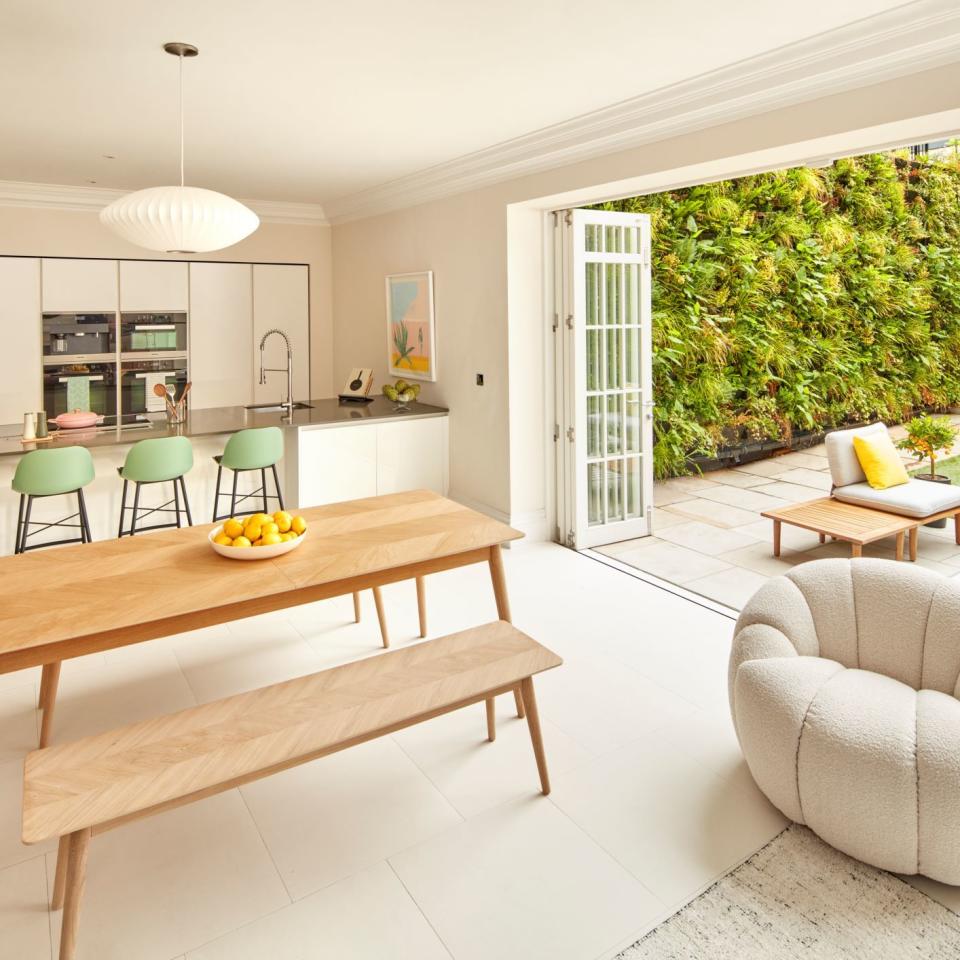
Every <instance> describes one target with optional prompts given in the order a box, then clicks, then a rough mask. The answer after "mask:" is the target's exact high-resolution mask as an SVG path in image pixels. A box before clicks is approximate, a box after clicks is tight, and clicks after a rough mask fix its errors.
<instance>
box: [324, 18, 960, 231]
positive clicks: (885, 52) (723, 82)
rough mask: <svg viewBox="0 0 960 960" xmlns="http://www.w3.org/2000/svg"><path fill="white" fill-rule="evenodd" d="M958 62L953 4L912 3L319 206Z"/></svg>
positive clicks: (458, 183)
mask: <svg viewBox="0 0 960 960" xmlns="http://www.w3.org/2000/svg"><path fill="white" fill-rule="evenodd" d="M958 61H960V5H958V4H957V3H956V0H916V2H914V3H908V4H905V5H903V6H900V7H896V8H894V9H892V10H889V11H886V12H884V13H881V14H877V15H876V16H873V17H868V18H866V19H863V20H859V21H856V22H854V23H851V24H847V25H845V26H843V27H839V28H837V29H835V30H830V31H827V32H825V33H821V34H818V35H817V36H814V37H810V38H808V39H805V40H800V41H797V42H796V43H791V44H788V45H786V46H783V47H780V48H778V49H776V50H772V51H769V52H767V53H764V54H761V55H759V56H756V57H752V58H750V59H747V60H743V61H741V62H739V63H736V64H732V65H730V66H727V67H723V68H720V69H718V70H713V71H710V72H708V73H704V74H701V75H700V76H698V77H694V78H692V79H690V80H685V81H682V82H680V83H676V84H672V85H670V86H667V87H663V88H661V89H659V90H655V91H653V92H651V93H647V94H644V95H642V96H639V97H635V98H633V99H630V100H625V101H623V102H622V103H618V104H614V105H612V106H610V107H605V108H603V109H600V110H597V111H594V112H592V113H589V114H584V115H582V116H579V117H575V118H573V119H571V120H568V121H564V122H562V123H558V124H555V125H553V126H550V127H545V128H544V129H542V130H538V131H536V132H534V133H530V134H527V135H525V136H522V137H517V138H515V139H512V140H508V141H505V142H503V143H500V144H496V145H494V146H492V147H489V148H486V149H483V150H478V151H476V152H474V153H470V154H467V155H465V156H462V157H458V158H455V159H453V160H450V161H448V162H446V163H441V164H437V165H436V166H432V167H429V168H427V169H425V170H422V171H418V172H416V173H413V174H410V175H409V176H405V177H400V178H398V179H395V180H392V181H390V182H388V183H384V184H381V185H380V186H377V187H374V188H372V189H370V190H365V191H361V192H359V193H355V194H352V195H350V196H347V197H341V198H339V199H337V200H334V201H332V202H330V203H327V204H326V207H325V209H326V213H327V216H328V218H329V220H330V222H331V223H342V222H346V221H349V220H357V219H361V218H363V217H368V216H374V215H377V214H380V213H386V212H389V211H391V210H398V209H402V208H404V207H410V206H414V205H416V204H419V203H425V202H427V201H430V200H437V199H440V198H442V197H445V196H451V195H453V194H457V193H463V192H465V191H467V190H473V189H477V188H479V187H484V186H489V185H491V184H495V183H498V182H502V181H504V180H509V179H512V178H515V177H520V176H524V175H527V174H533V173H539V172H542V171H545V170H549V169H553V168H556V167H559V166H563V165H566V164H570V163H576V162H579V161H583V160H589V159H592V158H595V157H599V156H603V155H605V154H610V153H615V152H617V151H620V150H627V149H631V148H635V147H640V146H643V145H645V144H648V143H653V142H655V141H658V140H664V139H667V138H669V137H674V136H678V135H681V134H685V133H692V132H695V131H697V130H702V129H705V128H707V127H711V126H716V125H718V124H721V123H728V122H731V121H734V120H740V119H743V118H744V117H748V116H752V115H755V114H760V113H765V112H767V111H770V110H776V109H779V108H783V107H788V106H793V105H795V104H798V103H802V102H804V101H807V100H814V99H817V98H818V97H823V96H829V95H831V94H837V93H843V92H845V91H848V90H852V89H856V88H858V87H864V86H869V85H871V84H874V83H881V82H883V81H885V80H892V79H895V78H897V77H902V76H905V75H907V74H910V73H915V72H918V71H921V70H930V69H934V68H936V67H940V66H945V65H948V64H951V63H956V62H958Z"/></svg>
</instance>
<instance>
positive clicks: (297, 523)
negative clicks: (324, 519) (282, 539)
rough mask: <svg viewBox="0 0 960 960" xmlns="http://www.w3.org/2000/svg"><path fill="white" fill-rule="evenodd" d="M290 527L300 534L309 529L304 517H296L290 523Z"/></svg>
mask: <svg viewBox="0 0 960 960" xmlns="http://www.w3.org/2000/svg"><path fill="white" fill-rule="evenodd" d="M290 529H291V530H292V531H293V532H294V533H296V534H298V535H299V534H301V533H303V532H304V531H305V530H306V529H307V521H306V520H304V519H303V517H299V516H297V517H294V518H293V520H292V522H291V523H290Z"/></svg>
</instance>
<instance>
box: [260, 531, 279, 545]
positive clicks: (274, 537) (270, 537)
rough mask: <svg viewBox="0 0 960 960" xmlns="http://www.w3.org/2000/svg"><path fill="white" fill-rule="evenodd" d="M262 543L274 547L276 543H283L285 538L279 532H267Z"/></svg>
mask: <svg viewBox="0 0 960 960" xmlns="http://www.w3.org/2000/svg"><path fill="white" fill-rule="evenodd" d="M260 543H261V545H262V546H264V547H272V546H273V545H274V544H277V543H283V540H281V539H280V534H279V533H265V534H264V535H263V539H262V540H261V541H260Z"/></svg>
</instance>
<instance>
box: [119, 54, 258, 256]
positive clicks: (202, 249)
mask: <svg viewBox="0 0 960 960" xmlns="http://www.w3.org/2000/svg"><path fill="white" fill-rule="evenodd" d="M163 49H164V50H165V51H166V52H167V53H169V54H171V55H172V56H175V57H177V58H178V59H179V61H180V186H179V187H149V188H147V189H146V190H137V191H136V192H135V193H128V194H127V195H126V196H123V197H119V198H118V199H116V200H114V201H113V203H111V204H110V205H109V206H107V207H104V209H103V210H101V211H100V222H101V223H102V224H103V225H104V226H105V227H109V228H110V229H111V230H113V231H114V233H117V234H119V235H120V236H121V237H123V238H124V240H129V241H130V243H133V244H136V245H137V246H138V247H144V248H146V249H147V250H162V251H164V252H165V253H209V252H210V251H211V250H222V249H223V248H224V247H229V246H232V245H233V244H235V243H239V242H240V241H241V240H242V239H243V238H244V237H248V236H249V235H250V234H251V233H253V231H254V230H256V229H257V227H258V226H260V218H259V217H258V216H257V215H256V214H255V213H254V212H253V211H252V210H251V209H249V207H245V206H244V205H243V204H242V203H240V202H239V201H237V200H234V199H233V198H232V197H228V196H227V195H226V194H223V193H217V192H216V191H214V190H204V189H202V188H201V187H187V186H184V182H183V60H184V58H185V57H195V56H197V54H198V53H199V52H200V51H199V50H197V48H196V47H195V46H193V44H190V43H165V44H164V45H163Z"/></svg>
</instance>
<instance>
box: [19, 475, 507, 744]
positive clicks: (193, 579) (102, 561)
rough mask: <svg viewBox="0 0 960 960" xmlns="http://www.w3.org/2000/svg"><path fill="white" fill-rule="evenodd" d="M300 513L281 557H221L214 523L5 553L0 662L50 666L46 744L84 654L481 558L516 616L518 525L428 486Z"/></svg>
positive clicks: (503, 607)
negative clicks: (507, 571)
mask: <svg viewBox="0 0 960 960" xmlns="http://www.w3.org/2000/svg"><path fill="white" fill-rule="evenodd" d="M297 512H298V513H300V514H301V515H302V516H303V517H304V518H305V519H306V521H307V525H308V526H307V534H306V536H305V538H304V541H303V543H302V544H300V545H299V546H298V547H297V549H295V550H293V551H291V552H289V553H287V554H285V555H283V556H280V557H276V558H272V559H264V560H251V561H240V560H233V559H231V558H227V557H223V556H220V555H219V554H217V553H215V552H214V551H213V550H212V549H211V547H210V544H209V542H208V534H209V532H210V530H211V529H212V527H213V526H214V525H213V524H206V525H198V526H193V527H183V528H172V529H167V530H161V531H156V532H154V533H146V534H138V535H137V536H135V537H122V538H120V539H117V540H103V541H97V542H94V543H85V544H77V545H74V546H67V547H57V548H51V549H49V550H38V551H35V552H32V553H24V554H19V555H17V556H10V557H2V558H0V673H10V672H12V671H14V670H23V669H25V668H29V667H37V666H40V667H42V668H43V670H42V675H41V683H40V702H39V706H40V709H41V710H42V711H43V717H42V725H41V735H40V746H41V747H45V746H47V744H48V743H49V742H50V737H51V733H52V729H53V717H54V708H55V705H56V696H57V688H58V685H59V679H60V665H61V663H62V661H64V660H68V659H71V658H73V657H81V656H84V655H86V654H89V653H96V652H100V651H105V650H111V649H114V648H116V647H123V646H127V645H129V644H134V643H141V642H143V641H146V640H153V639H156V638H158V637H166V636H171V635H173V634H178V633H183V632H185V631H187V630H196V629H199V628H202V627H208V626H212V625H214V624H219V623H227V622H229V621H232V620H240V619H243V618H244V617H251V616H255V615H257V614H262V613H269V612H272V611H275V610H282V609H285V608H286V607H291V606H295V605H298V604H304V603H312V602H314V601H316V600H325V599H328V598H330V597H336V596H342V595H345V594H351V593H355V592H356V591H359V590H365V589H368V588H372V587H379V586H385V585H386V584H389V583H395V582H397V581H400V580H409V579H414V578H417V577H423V576H426V575H428V574H432V573H438V572H440V571H443V570H452V569H454V568H456V567H462V566H466V565H468V564H474V563H485V564H487V565H488V567H489V571H490V577H491V580H492V586H493V595H494V599H495V601H496V607H497V614H498V616H499V618H500V619H501V620H506V621H510V619H511V617H510V603H509V599H508V595H507V586H506V580H505V577H504V570H503V557H502V554H501V548H502V546H503V545H504V544H507V543H509V542H510V541H512V540H517V539H519V538H520V537H522V536H523V534H521V533H520V532H519V531H517V530H514V529H513V528H512V527H509V526H507V525H506V524H504V523H501V522H500V521H498V520H494V519H492V518H491V517H488V516H485V515H484V514H481V513H478V512H477V511H475V510H470V509H468V508H467V507H464V506H462V505H461V504H459V503H456V502H454V501H453V500H449V499H447V498H446V497H443V496H440V495H439V494H436V493H432V492H430V491H428V490H415V491H410V492H405V493H396V494H389V495H387V496H380V497H370V498H367V499H363V500H350V501H346V502H343V503H335V504H329V505H324V506H319V507H309V508H306V509H302V510H298V511H297ZM253 549H256V548H253ZM517 711H518V713H519V714H520V715H521V716H522V715H523V707H522V701H521V700H520V699H519V698H517Z"/></svg>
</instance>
